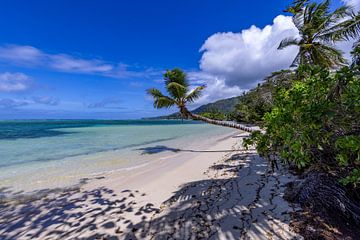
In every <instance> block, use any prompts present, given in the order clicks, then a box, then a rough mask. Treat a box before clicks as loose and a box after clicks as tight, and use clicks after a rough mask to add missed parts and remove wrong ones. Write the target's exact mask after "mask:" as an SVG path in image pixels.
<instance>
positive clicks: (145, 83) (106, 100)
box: [0, 0, 360, 119]
mask: <svg viewBox="0 0 360 240" xmlns="http://www.w3.org/2000/svg"><path fill="white" fill-rule="evenodd" d="M344 2H345V3H346V4H353V5H356V7H358V8H359V7H360V0H344ZM290 3H291V1H288V0H270V1H269V0H260V1H259V0H258V1H239V0H222V1H220V0H218V1H215V0H196V1H194V0H182V1H180V0H172V1H169V0H153V1H147V0H142V1H140V0H131V1H130V0H123V1H116V0H101V1H100V0H78V1H73V0H71V1H70V0H61V1H60V0H52V1H41V0H36V1H35V0H28V1H18V0H3V1H1V2H0V4H1V7H0V119H59V118H60V119H82V118H90V119H137V118H142V117H151V116H159V115H163V114H168V113H171V112H174V111H176V109H175V108H173V109H168V110H157V109H154V108H153V105H152V99H151V98H150V97H149V96H147V95H146V89H148V88H151V87H156V88H159V89H162V90H164V88H163V81H162V74H163V73H164V71H165V70H166V69H172V68H175V67H180V68H182V69H183V70H185V71H186V72H187V76H188V79H189V81H190V83H191V86H192V87H196V86H198V85H201V84H205V85H207V88H206V90H205V92H204V94H203V96H202V97H201V98H200V99H199V101H197V102H196V103H195V104H193V105H191V106H190V108H195V107H198V106H200V105H202V104H205V103H209V102H213V101H216V100H218V99H223V98H229V97H233V96H238V95H240V94H241V93H242V92H243V91H246V90H248V89H250V88H252V87H254V86H256V85H257V84H258V83H259V82H261V80H262V79H263V78H264V77H265V76H267V75H268V74H270V73H271V72H273V71H276V70H280V69H284V68H288V66H289V65H290V64H291V61H292V59H293V58H294V56H295V54H296V52H297V49H296V47H292V48H288V49H285V50H281V51H279V50H277V49H276V48H277V46H278V44H279V43H280V41H281V40H282V39H283V38H285V37H289V36H296V35H297V34H298V32H297V30H296V29H295V27H294V25H293V24H292V21H291V18H290V17H289V16H286V14H285V13H284V12H283V9H285V8H286V6H287V5H289V4H290ZM342 3H343V2H340V0H337V1H333V7H337V6H339V5H340V4H342ZM359 9H360V8H359ZM350 47H351V46H350V44H349V43H342V44H340V45H339V48H340V49H342V50H343V51H345V52H347V51H348V50H349V48H350Z"/></svg>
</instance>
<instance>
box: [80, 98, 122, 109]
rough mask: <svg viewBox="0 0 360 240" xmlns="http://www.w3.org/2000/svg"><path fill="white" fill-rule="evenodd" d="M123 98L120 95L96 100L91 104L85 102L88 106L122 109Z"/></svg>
mask: <svg viewBox="0 0 360 240" xmlns="http://www.w3.org/2000/svg"><path fill="white" fill-rule="evenodd" d="M121 102H122V100H121V99H120V98H118V97H110V98H105V99H103V100H101V101H99V102H94V103H90V104H85V105H86V106H87V107H88V108H107V109H122V108H123V107H121V106H119V104H120V103H121Z"/></svg>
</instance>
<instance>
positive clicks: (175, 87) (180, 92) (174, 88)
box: [166, 82, 188, 98]
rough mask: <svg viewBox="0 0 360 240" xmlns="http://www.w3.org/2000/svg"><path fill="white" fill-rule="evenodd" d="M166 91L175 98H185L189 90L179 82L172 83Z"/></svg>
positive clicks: (167, 86)
mask: <svg viewBox="0 0 360 240" xmlns="http://www.w3.org/2000/svg"><path fill="white" fill-rule="evenodd" d="M166 89H167V91H168V92H169V94H170V95H171V96H172V97H173V98H184V97H185V95H186V92H187V91H188V88H187V87H185V86H183V85H181V84H180V83H177V82H170V83H169V84H167V85H166Z"/></svg>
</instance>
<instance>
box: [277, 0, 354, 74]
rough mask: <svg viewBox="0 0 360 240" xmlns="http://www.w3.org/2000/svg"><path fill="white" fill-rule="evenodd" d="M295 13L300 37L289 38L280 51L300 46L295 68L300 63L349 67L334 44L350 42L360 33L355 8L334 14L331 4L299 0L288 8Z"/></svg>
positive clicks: (281, 45)
mask: <svg viewBox="0 0 360 240" xmlns="http://www.w3.org/2000/svg"><path fill="white" fill-rule="evenodd" d="M287 12H290V13H292V14H293V22H294V25H295V26H296V28H297V29H298V30H299V34H300V38H294V37H290V38H286V39H284V40H282V41H281V43H280V45H279V47H278V49H284V48H286V47H288V46H298V47H299V53H298V54H297V56H296V57H295V59H294V61H293V63H292V65H291V67H295V66H298V65H299V64H316V65H320V66H323V67H326V68H336V67H339V66H342V65H345V64H346V60H345V59H344V58H343V56H342V52H341V51H340V50H338V49H337V48H336V47H335V46H334V44H335V43H336V42H338V41H344V40H350V39H352V38H355V37H357V36H358V35H359V33H360V16H359V14H355V13H354V11H353V9H352V7H349V6H341V7H339V8H337V9H336V10H334V11H330V1H329V0H326V1H324V2H322V3H309V2H308V0H297V1H295V2H294V4H293V6H291V7H289V8H288V9H287Z"/></svg>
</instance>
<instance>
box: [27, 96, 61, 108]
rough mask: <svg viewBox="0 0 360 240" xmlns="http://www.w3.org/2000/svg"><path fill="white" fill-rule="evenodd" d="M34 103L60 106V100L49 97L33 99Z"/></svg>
mask: <svg viewBox="0 0 360 240" xmlns="http://www.w3.org/2000/svg"><path fill="white" fill-rule="evenodd" d="M33 101H34V103H38V104H44V105H50V106H56V105H59V102H60V101H59V99H56V98H53V97H49V96H42V97H33Z"/></svg>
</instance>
